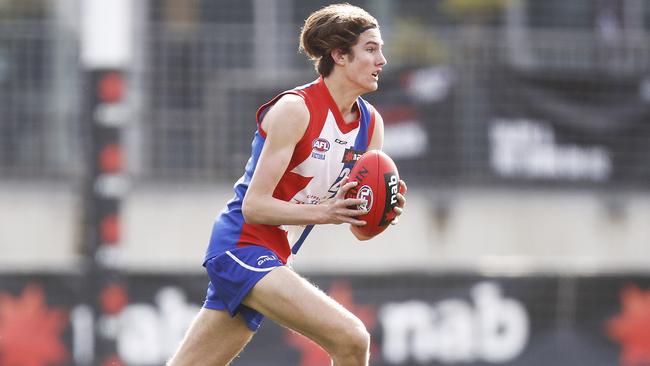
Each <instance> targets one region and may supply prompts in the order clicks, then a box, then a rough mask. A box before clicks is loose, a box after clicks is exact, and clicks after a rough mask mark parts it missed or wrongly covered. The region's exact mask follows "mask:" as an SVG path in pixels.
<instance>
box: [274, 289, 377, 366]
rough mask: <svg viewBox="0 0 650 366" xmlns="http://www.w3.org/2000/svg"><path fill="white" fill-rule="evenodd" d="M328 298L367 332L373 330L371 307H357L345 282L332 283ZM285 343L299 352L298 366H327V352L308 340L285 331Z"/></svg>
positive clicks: (329, 360)
mask: <svg viewBox="0 0 650 366" xmlns="http://www.w3.org/2000/svg"><path fill="white" fill-rule="evenodd" d="M328 294H329V295H330V297H332V298H333V299H334V300H336V301H338V302H339V303H340V304H341V305H343V306H344V307H345V308H346V309H348V310H350V312H352V313H353V314H354V315H356V316H357V317H358V318H359V319H361V321H362V322H363V323H364V324H365V326H366V328H367V329H368V331H369V332H371V333H372V330H373V329H374V328H375V324H376V321H377V314H376V311H375V309H374V307H373V306H370V305H357V304H355V302H354V299H353V298H352V289H351V288H350V285H349V284H347V283H346V282H334V283H332V285H331V286H330V289H329V291H328ZM286 339H287V342H288V343H289V344H290V345H291V346H293V347H294V348H296V349H298V351H300V354H301V356H300V366H329V365H331V362H332V361H331V359H330V357H329V355H328V354H327V352H325V351H324V350H323V349H322V348H320V346H318V345H317V344H316V343H314V342H312V341H311V340H310V339H309V338H307V337H304V336H302V335H300V334H298V333H295V332H293V331H289V330H287V333H286ZM370 348H371V349H370V354H371V355H373V354H375V352H374V349H375V348H376V347H374V345H372V344H371V346H370Z"/></svg>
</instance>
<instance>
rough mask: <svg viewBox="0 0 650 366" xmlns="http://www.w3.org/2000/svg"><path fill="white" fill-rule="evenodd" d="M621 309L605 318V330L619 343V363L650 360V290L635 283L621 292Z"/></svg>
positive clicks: (630, 365) (627, 365) (634, 365)
mask: <svg viewBox="0 0 650 366" xmlns="http://www.w3.org/2000/svg"><path fill="white" fill-rule="evenodd" d="M621 306H622V309H621V310H622V313H621V314H619V315H617V316H615V317H613V318H612V319H610V320H609V321H608V322H607V334H608V335H609V337H610V338H612V339H614V340H616V341H618V342H620V343H621V347H622V354H621V364H623V365H625V366H637V365H648V364H650V291H642V290H641V289H639V288H638V287H636V286H634V285H630V286H627V287H625V289H623V291H622V292H621Z"/></svg>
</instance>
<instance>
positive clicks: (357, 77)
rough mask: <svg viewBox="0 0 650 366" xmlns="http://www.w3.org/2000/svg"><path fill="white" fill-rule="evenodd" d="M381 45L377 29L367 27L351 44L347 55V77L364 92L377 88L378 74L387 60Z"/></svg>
mask: <svg viewBox="0 0 650 366" xmlns="http://www.w3.org/2000/svg"><path fill="white" fill-rule="evenodd" d="M383 45H384V41H383V40H382V39H381V33H380V32H379V29H375V28H373V29H368V30H367V31H365V32H363V33H361V35H359V41H358V42H357V44H355V45H354V46H352V55H348V60H349V63H348V65H347V66H348V67H347V70H346V73H347V75H348V78H349V79H350V80H351V81H352V82H353V83H354V84H356V85H357V86H358V87H360V88H361V89H362V90H363V91H364V92H370V91H375V90H377V87H378V81H379V74H380V73H381V70H382V67H383V66H384V65H386V62H387V61H386V58H385V57H384V54H383V52H382V47H383Z"/></svg>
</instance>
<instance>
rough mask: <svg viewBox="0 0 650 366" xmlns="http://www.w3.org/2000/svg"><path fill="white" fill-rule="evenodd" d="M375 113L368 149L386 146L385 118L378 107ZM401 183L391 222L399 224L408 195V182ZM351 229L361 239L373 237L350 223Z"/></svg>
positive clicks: (401, 181) (379, 148)
mask: <svg viewBox="0 0 650 366" xmlns="http://www.w3.org/2000/svg"><path fill="white" fill-rule="evenodd" d="M374 115H375V128H374V129H373V131H372V137H371V138H370V143H369V144H368V150H381V149H382V147H383V146H384V119H383V118H382V117H381V114H379V112H377V110H376V109H375V110H374ZM399 184H400V189H399V193H397V206H396V207H395V208H394V210H395V214H396V216H395V218H394V219H393V220H392V221H391V222H390V223H391V224H392V225H395V224H397V219H398V218H399V216H400V215H401V214H402V212H404V205H405V204H406V197H404V194H405V193H406V183H405V182H404V181H403V180H401V179H400V181H399ZM350 231H352V234H354V236H355V237H356V238H357V239H359V240H368V239H371V238H372V237H368V236H365V235H363V234H361V233H360V232H358V231H357V230H355V226H354V225H350Z"/></svg>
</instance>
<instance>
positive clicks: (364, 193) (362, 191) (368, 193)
mask: <svg viewBox="0 0 650 366" xmlns="http://www.w3.org/2000/svg"><path fill="white" fill-rule="evenodd" d="M357 198H360V199H362V200H365V201H366V203H363V204H360V205H359V206H358V207H359V209H360V210H364V211H370V209H371V208H372V188H370V186H363V187H361V188H359V191H358V192H357Z"/></svg>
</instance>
